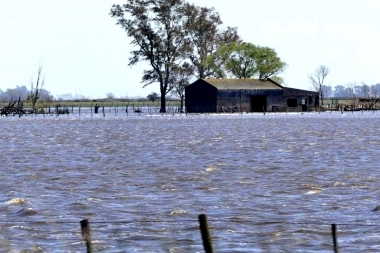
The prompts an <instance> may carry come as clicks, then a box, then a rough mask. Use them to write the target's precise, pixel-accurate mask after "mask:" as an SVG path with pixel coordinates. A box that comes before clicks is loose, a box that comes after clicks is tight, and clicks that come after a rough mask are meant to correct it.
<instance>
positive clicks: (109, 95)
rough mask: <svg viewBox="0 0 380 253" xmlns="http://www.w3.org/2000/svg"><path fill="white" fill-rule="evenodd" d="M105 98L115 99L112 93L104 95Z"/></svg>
mask: <svg viewBox="0 0 380 253" xmlns="http://www.w3.org/2000/svg"><path fill="white" fill-rule="evenodd" d="M106 97H107V99H114V98H115V94H113V93H112V92H108V93H107V94H106Z"/></svg>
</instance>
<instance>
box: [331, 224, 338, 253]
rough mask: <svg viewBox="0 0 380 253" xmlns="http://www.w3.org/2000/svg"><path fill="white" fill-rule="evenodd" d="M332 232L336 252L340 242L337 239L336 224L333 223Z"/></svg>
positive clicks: (336, 252)
mask: <svg viewBox="0 0 380 253" xmlns="http://www.w3.org/2000/svg"><path fill="white" fill-rule="evenodd" d="M331 232H332V237H333V243H334V253H338V242H337V239H336V224H331Z"/></svg>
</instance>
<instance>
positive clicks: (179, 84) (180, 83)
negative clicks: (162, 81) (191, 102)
mask: <svg viewBox="0 0 380 253" xmlns="http://www.w3.org/2000/svg"><path fill="white" fill-rule="evenodd" d="M193 71H194V70H193V68H192V67H191V65H190V64H189V63H184V64H183V65H182V66H181V67H178V68H176V69H175V71H174V73H173V76H172V78H173V83H175V85H174V86H173V90H172V94H173V95H174V96H176V97H179V99H180V101H181V104H180V108H179V111H180V112H183V102H184V99H185V88H186V87H187V86H189V85H190V81H191V77H192V75H193Z"/></svg>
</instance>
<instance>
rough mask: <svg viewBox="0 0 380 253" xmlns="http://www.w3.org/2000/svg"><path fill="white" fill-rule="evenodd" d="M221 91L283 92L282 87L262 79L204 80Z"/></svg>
mask: <svg viewBox="0 0 380 253" xmlns="http://www.w3.org/2000/svg"><path fill="white" fill-rule="evenodd" d="M202 80H203V81H205V82H207V83H209V84H211V85H212V86H214V87H216V88H217V89H220V90H257V89H260V90H282V87H281V85H278V84H276V83H275V82H273V81H270V80H262V79H202Z"/></svg>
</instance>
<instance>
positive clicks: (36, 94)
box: [26, 65, 45, 111]
mask: <svg viewBox="0 0 380 253" xmlns="http://www.w3.org/2000/svg"><path fill="white" fill-rule="evenodd" d="M44 85H45V77H44V76H42V65H40V66H39V67H38V71H37V79H36V81H35V82H33V79H31V80H30V93H29V96H28V97H27V99H26V100H27V101H29V102H30V103H31V104H32V109H33V110H34V111H36V103H37V101H38V99H39V98H40V96H41V90H42V88H43V87H44Z"/></svg>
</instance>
